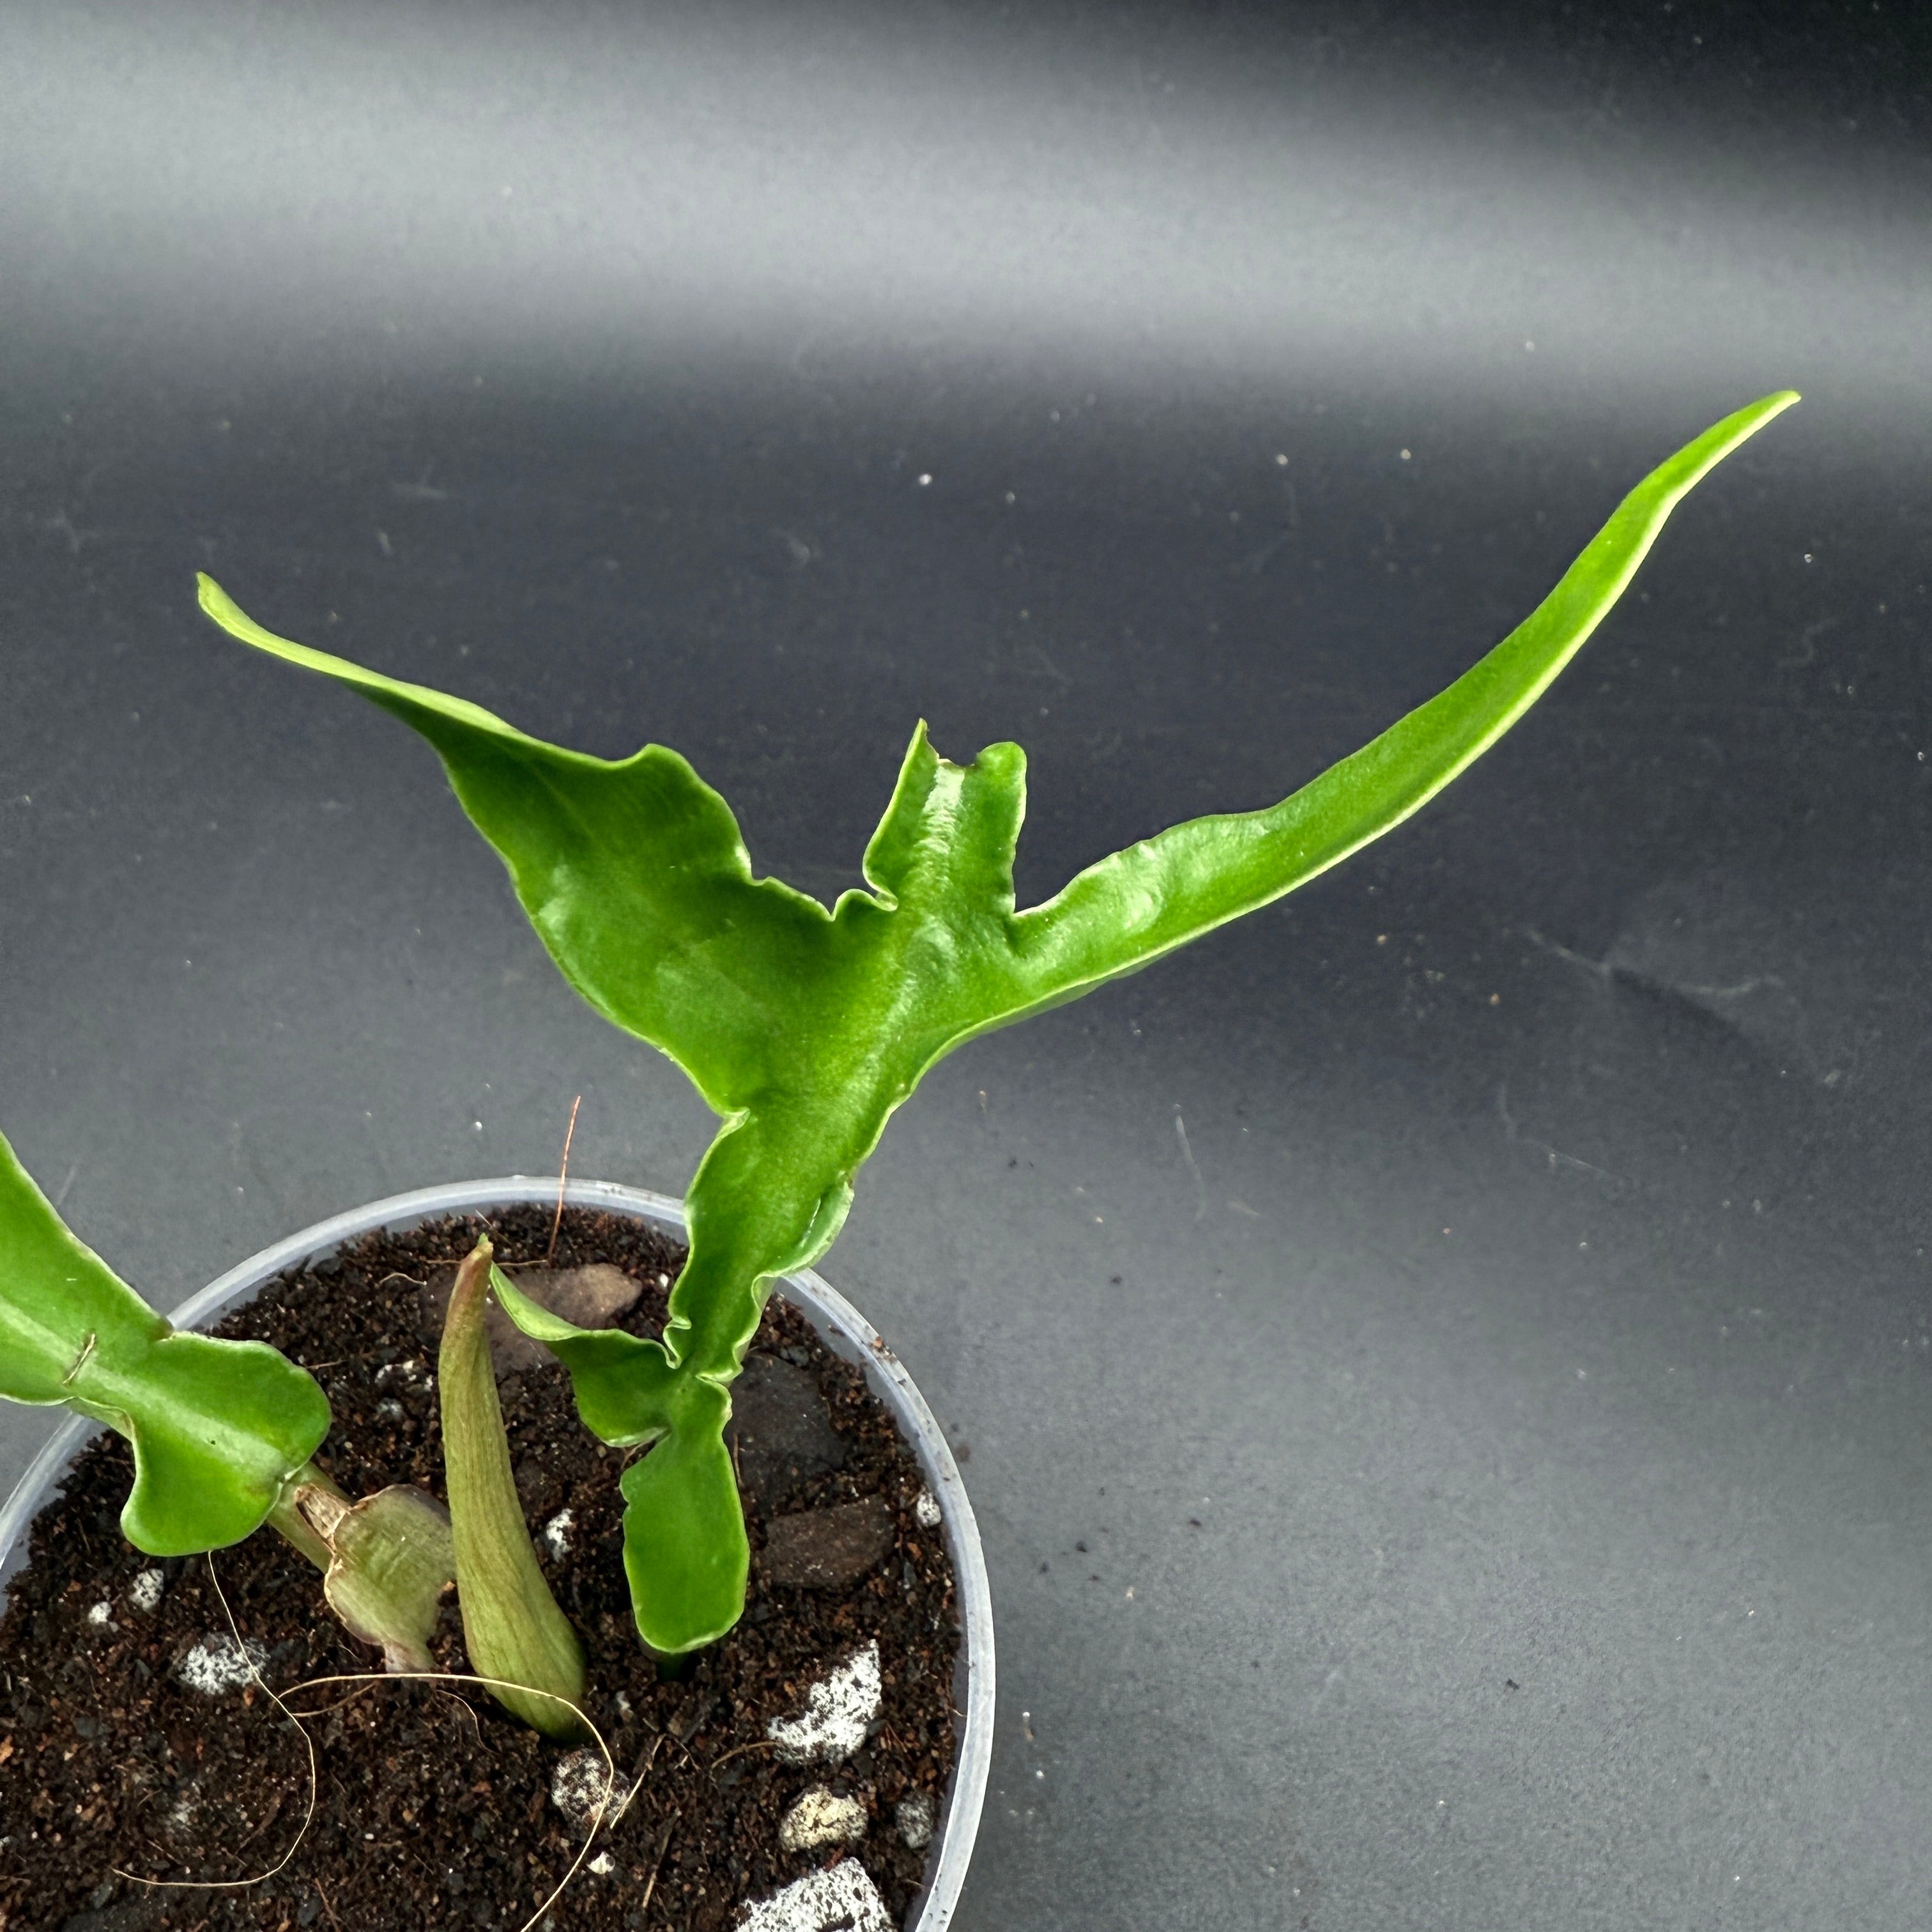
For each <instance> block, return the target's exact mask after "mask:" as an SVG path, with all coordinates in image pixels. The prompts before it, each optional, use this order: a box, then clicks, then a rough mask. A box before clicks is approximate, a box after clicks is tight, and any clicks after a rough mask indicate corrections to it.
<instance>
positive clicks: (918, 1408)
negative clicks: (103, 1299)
mask: <svg viewBox="0 0 1932 1932" xmlns="http://www.w3.org/2000/svg"><path fill="white" fill-rule="evenodd" d="M559 1190H561V1193H562V1198H563V1200H564V1202H565V1205H568V1206H570V1207H572V1208H601V1209H603V1210H604V1211H607V1212H611V1213H615V1214H625V1215H628V1216H629V1217H631V1218H632V1219H634V1220H644V1221H649V1222H652V1223H655V1224H656V1225H657V1226H659V1227H661V1228H663V1229H666V1230H667V1232H671V1233H673V1234H674V1235H676V1236H677V1237H678V1238H679V1239H682V1238H684V1234H685V1220H684V1205H683V1203H682V1202H679V1201H676V1200H673V1199H672V1198H671V1197H670V1196H669V1195H667V1194H657V1193H652V1192H651V1191H649V1190H647V1189H645V1188H640V1187H624V1186H623V1185H622V1184H620V1183H619V1182H616V1181H559V1179H558V1178H556V1177H555V1176H552V1177H550V1178H542V1177H540V1176H534V1175H502V1176H500V1177H499V1178H496V1179H494V1180H487V1181H455V1182H452V1183H448V1184H445V1185H443V1186H442V1187H419V1188H416V1189H414V1190H412V1191H411V1192H410V1193H407V1194H395V1195H392V1196H389V1198H388V1199H386V1200H382V1201H372V1202H369V1203H368V1205H365V1206H363V1207H361V1208H350V1210H349V1211H347V1213H345V1214H335V1215H332V1216H330V1217H329V1219H328V1220H324V1221H318V1222H317V1223H315V1224H314V1226H312V1227H308V1228H304V1229H301V1230H300V1231H299V1232H297V1233H295V1234H293V1235H287V1236H286V1237H285V1238H284V1239H282V1240H281V1241H277V1242H275V1244H272V1246H271V1247H266V1248H264V1249H263V1250H261V1251H260V1253H258V1254H255V1255H252V1256H250V1257H249V1259H248V1260H246V1261H245V1262H242V1263H240V1264H239V1265H238V1266H236V1267H235V1268H230V1269H229V1271H228V1272H227V1273H226V1274H223V1275H221V1276H220V1277H217V1279H216V1280H214V1281H211V1282H210V1283H208V1286H206V1287H205V1288H204V1289H201V1290H200V1291H199V1292H198V1293H196V1294H194V1295H190V1296H189V1297H188V1298H187V1300H186V1301H184V1302H182V1303H181V1304H180V1306H179V1307H177V1308H175V1310H173V1311H172V1313H170V1314H169V1317H168V1319H169V1321H171V1322H172V1323H173V1324H174V1325H175V1327H176V1328H195V1327H197V1326H199V1325H203V1324H205V1323H208V1322H211V1321H213V1320H214V1319H215V1318H216V1317H217V1316H220V1315H223V1314H225V1313H226V1312H227V1310H229V1307H233V1306H234V1305H236V1304H239V1303H240V1302H241V1301H242V1300H243V1299H244V1298H245V1297H246V1296H247V1295H248V1293H249V1292H251V1291H252V1290H254V1289H260V1287H262V1286H263V1285H264V1284H265V1283H267V1282H268V1281H269V1280H272V1279H273V1277H275V1276H277V1275H278V1274H286V1273H287V1272H288V1271H290V1270H291V1269H293V1268H299V1267H301V1266H302V1265H305V1264H306V1263H308V1262H311V1261H314V1260H316V1259H319V1258H320V1257H321V1256H325V1255H327V1254H330V1253H333V1252H334V1251H335V1250H337V1249H338V1248H340V1247H341V1246H342V1245H343V1244H344V1243H345V1242H348V1241H354V1240H356V1238H358V1237H359V1236H361V1235H368V1234H373V1233H374V1232H376V1231H377V1229H386V1228H404V1227H409V1226H414V1225H416V1224H417V1223H421V1222H424V1221H428V1220H434V1219H436V1218H437V1217H439V1216H441V1215H446V1214H466V1213H473V1212H475V1211H478V1210H481V1209H485V1208H505V1207H523V1206H529V1205H544V1206H547V1205H550V1203H552V1202H555V1201H556V1199H557V1197H558V1194H559ZM776 1286H777V1289H778V1292H782V1293H783V1294H784V1297H785V1298H786V1299H787V1301H791V1302H793V1303H796V1304H798V1305H799V1306H800V1307H802V1308H804V1309H805V1310H806V1311H807V1313H809V1314H811V1315H814V1316H817V1317H819V1318H820V1319H822V1321H823V1322H824V1324H825V1325H826V1328H828V1329H829V1331H830V1332H829V1333H827V1334H824V1335H823V1338H822V1339H823V1340H825V1341H826V1343H827V1345H828V1346H832V1347H833V1348H834V1349H835V1352H838V1353H840V1354H843V1355H846V1356H847V1359H848V1360H850V1361H856V1362H858V1363H859V1364H861V1366H862V1367H863V1368H864V1370H865V1379H866V1381H867V1382H868V1383H869V1384H870V1385H871V1388H872V1389H873V1391H874V1394H877V1396H878V1397H879V1399H880V1400H881V1401H882V1402H883V1403H885V1405H886V1407H887V1408H888V1409H890V1410H891V1411H892V1415H893V1418H894V1419H895V1421H897V1422H898V1425H899V1427H900V1429H901V1431H902V1432H903V1433H904V1435H905V1436H906V1437H907V1440H908V1441H909V1442H910V1445H911V1446H912V1448H913V1452H914V1454H916V1456H917V1457H918V1458H919V1466H920V1468H921V1469H922V1470H923V1472H925V1475H926V1485H927V1487H929V1489H930V1490H932V1493H933V1495H934V1496H935V1497H936V1498H937V1499H938V1502H939V1507H940V1511H941V1517H942V1520H943V1523H944V1529H945V1532H946V1540H947V1550H948V1553H949V1554H950V1556H951V1557H952V1559H953V1574H954V1576H955V1577H956V1579H957V1580H958V1583H959V1622H960V1634H961V1637H962V1670H963V1673H964V1676H965V1684H964V1685H963V1687H962V1688H963V1690H964V1693H965V1694H964V1697H963V1698H962V1700H961V1703H962V1710H963V1713H964V1719H965V1721H964V1724H963V1726H962V1729H961V1731H960V1733H959V1751H958V1754H957V1756H956V1757H955V1759H954V1760H953V1776H952V1780H951V1782H950V1785H949V1787H948V1788H947V1793H946V1797H945V1802H944V1806H943V1808H942V1809H941V1815H940V1817H938V1820H935V1824H934V1828H933V1843H934V1845H935V1847H936V1849H937V1852H938V1855H937V1857H936V1858H935V1859H934V1860H933V1861H932V1864H931V1867H930V1868H929V1870H928V1873H927V1874H926V1885H925V1888H924V1889H923V1891H922V1892H921V1894H919V1909H918V1912H917V1915H916V1917H915V1918H913V1920H912V1921H911V1922H910V1925H909V1926H908V1927H907V1932H943V1928H944V1927H946V1926H947V1925H948V1924H950V1922H951V1921H952V1917H953V1909H954V1907H955V1906H956V1905H957V1904H958V1903H959V1891H960V1888H961V1887H962V1885H964V1884H965V1879H966V1867H967V1864H968V1861H969V1860H970V1859H971V1856H972V1852H973V1842H974V1838H975V1836H976V1835H977V1832H978V1830H979V1824H980V1808H981V1805H983V1802H984V1801H985V1798H986V1780H987V1777H988V1775H989V1772H990V1771H991V1769H992V1748H993V1705H994V1694H993V1693H994V1679H993V1599H992V1586H991V1585H990V1583H989V1580H988V1577H987V1574H986V1557H985V1554H984V1553H983V1551H982V1550H981V1548H980V1531H979V1526H978V1524H977V1522H976V1521H975V1520H974V1515H973V1506H972V1505H971V1503H970V1502H968V1500H967V1497H966V1486H965V1484H964V1482H962V1481H961V1479H960V1475H959V1466H958V1464H957V1463H955V1462H954V1460H953V1451H952V1450H951V1449H950V1448H949V1447H948V1445H947V1441H946V1437H945V1435H944V1432H943V1431H942V1430H941V1428H940V1426H939V1424H938V1420H937V1419H936V1418H935V1416H934V1415H933V1413H932V1410H931V1409H929V1408H928V1407H927V1406H926V1398H925V1397H923V1396H922V1395H921V1394H919V1389H918V1388H917V1385H916V1384H915V1383H914V1382H913V1379H912V1377H911V1376H910V1375H908V1374H907V1373H906V1370H905V1368H904V1364H901V1362H900V1361H899V1359H898V1357H897V1356H896V1355H894V1354H893V1353H892V1351H891V1349H889V1348H888V1347H887V1346H886V1344H885V1343H884V1342H883V1340H881V1339H880V1336H879V1334H878V1333H877V1331H876V1330H875V1329H874V1328H873V1327H872V1325H871V1323H870V1322H868V1321H867V1320H866V1319H865V1317H864V1316H862V1315H861V1314H860V1313H859V1311H858V1310H856V1308H854V1307H853V1306H852V1304H850V1302H849V1301H847V1300H846V1299H845V1298H844V1296H843V1295H841V1294H840V1293H839V1292H838V1290H837V1289H835V1288H834V1287H832V1286H831V1284H830V1283H829V1282H827V1281H826V1280H823V1277H820V1275H819V1274H817V1271H815V1270H813V1269H811V1268H801V1269H799V1270H798V1271H796V1273H793V1274H787V1275H784V1276H781V1277H779V1280H778V1283H777V1284H776ZM841 1342H843V1343H845V1344H847V1346H846V1347H845V1348H843V1349H841V1348H839V1347H838V1343H841ZM100 1430H101V1425H100V1424H98V1423H95V1422H92V1421H89V1419H88V1418H86V1417H85V1416H80V1415H75V1416H70V1417H68V1418H67V1420H66V1421H64V1422H63V1423H62V1424H61V1425H60V1426H59V1427H58V1428H57V1429H55V1431H54V1433H53V1434H52V1436H50V1437H49V1439H47V1442H46V1444H45V1445H44V1446H43V1448H42V1449H41V1451H40V1454H38V1455H37V1456H36V1457H34V1460H33V1461H32V1462H31V1463H29V1464H28V1466H27V1469H26V1472H25V1473H24V1474H23V1475H22V1476H21V1478H20V1481H19V1482H18V1483H17V1484H15V1485H14V1487H13V1493H12V1494H11V1495H10V1496H8V1497H7V1500H6V1502H5V1505H4V1506H0V1609H4V1607H5V1601H6V1585H7V1578H8V1577H10V1576H12V1575H13V1574H14V1573H15V1572H16V1571H18V1570H19V1569H20V1568H23V1565H25V1563H26V1535H27V1532H28V1529H30V1528H31V1526H32V1523H33V1520H34V1517H36V1516H37V1515H38V1514H40V1511H41V1510H42V1509H43V1508H44V1507H45V1506H46V1502H47V1500H48V1499H49V1495H50V1493H51V1492H52V1490H53V1487H54V1486H55V1484H57V1483H58V1481H60V1480H61V1478H62V1477H63V1476H64V1475H65V1474H66V1472H67V1467H68V1464H69V1463H71V1461H72V1460H74V1457H75V1456H76V1455H77V1454H79V1453H80V1450H81V1448H82V1447H83V1445H85V1444H86V1442H88V1441H89V1440H90V1439H92V1437H93V1436H96V1435H98V1433H100Z"/></svg>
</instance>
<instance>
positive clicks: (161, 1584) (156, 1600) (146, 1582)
mask: <svg viewBox="0 0 1932 1932" xmlns="http://www.w3.org/2000/svg"><path fill="white" fill-rule="evenodd" d="M167 1586H168V1578H167V1573H166V1571H164V1570H143V1571H142V1572H141V1574H140V1575H139V1576H138V1577H136V1578H135V1579H134V1580H133V1583H130V1585H129V1586H127V1601H128V1602H130V1604H133V1606H134V1607H135V1609H136V1610H139V1612H140V1613H141V1614H142V1616H149V1615H151V1613H153V1612H154V1610H156V1609H157V1608H158V1607H159V1606H160V1601H161V1592H163V1590H165V1589H166V1588H167Z"/></svg>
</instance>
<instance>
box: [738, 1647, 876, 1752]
mask: <svg viewBox="0 0 1932 1932" xmlns="http://www.w3.org/2000/svg"><path fill="white" fill-rule="evenodd" d="M881 1696H882V1692H881V1690H880V1683H879V1646H877V1644H876V1643H868V1645H866V1646H865V1649H863V1650H862V1651H859V1652H857V1653H856V1655H853V1656H852V1657H850V1658H847V1660H846V1661H845V1662H844V1663H843V1664H840V1665H839V1667H838V1669H837V1670H835V1671H833V1672H832V1673H831V1675H830V1676H828V1677H822V1678H820V1679H819V1681H818V1682H817V1683H816V1684H814V1685H813V1686H812V1687H811V1689H810V1690H809V1691H807V1692H806V1693H805V1709H804V1710H803V1711H802V1712H800V1713H799V1715H798V1716H796V1718H773V1719H772V1721H771V1722H770V1723H769V1724H767V1725H766V1727H765V1736H766V1737H768V1738H769V1739H771V1741H772V1743H773V1744H775V1745H777V1747H778V1751H777V1752H776V1754H775V1755H776V1756H777V1758H778V1762H779V1763H781V1764H843V1763H844V1762H845V1760H847V1758H848V1757H850V1756H851V1755H852V1754H853V1752H854V1751H856V1750H857V1749H858V1748H859V1746H860V1745H862V1744H863V1743H864V1742H865V1727H866V1726H867V1725H868V1724H870V1723H871V1721H872V1720H873V1719H874V1718H876V1717H877V1715H879V1705H880V1699H881Z"/></svg>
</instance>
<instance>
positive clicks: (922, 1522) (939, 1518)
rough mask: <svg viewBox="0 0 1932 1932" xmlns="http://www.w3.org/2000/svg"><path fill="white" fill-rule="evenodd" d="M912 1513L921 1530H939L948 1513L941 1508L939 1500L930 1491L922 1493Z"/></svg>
mask: <svg viewBox="0 0 1932 1932" xmlns="http://www.w3.org/2000/svg"><path fill="white" fill-rule="evenodd" d="M912 1513H913V1519H914V1520H916V1522H917V1523H918V1524H919V1528H920V1529H938V1527H939V1526H940V1524H941V1523H942V1522H943V1521H944V1520H945V1517H946V1512H945V1511H944V1510H943V1509H941V1508H940V1507H939V1499H938V1497H937V1496H935V1495H934V1494H933V1493H932V1491H931V1490H920V1491H919V1500H918V1501H917V1502H915V1503H914V1504H913V1506H912Z"/></svg>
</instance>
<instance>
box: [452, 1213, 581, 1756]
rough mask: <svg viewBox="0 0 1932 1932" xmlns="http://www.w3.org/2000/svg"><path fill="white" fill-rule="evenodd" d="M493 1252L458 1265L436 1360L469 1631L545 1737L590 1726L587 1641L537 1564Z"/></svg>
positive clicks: (487, 1668)
mask: <svg viewBox="0 0 1932 1932" xmlns="http://www.w3.org/2000/svg"><path fill="white" fill-rule="evenodd" d="M489 1285H490V1244H489V1242H488V1241H487V1239H486V1240H484V1241H479V1242H478V1243H477V1244H476V1247H475V1250H473V1251H472V1253H470V1254H469V1256H468V1257H467V1258H466V1259H465V1260H464V1262H463V1265H462V1267H461V1268H460V1269H458V1271H457V1277H456V1286H455V1289H454V1290H453V1291H452V1293H451V1295H450V1298H449V1313H448V1315H447V1316H446V1317H445V1318H444V1321H443V1346H442V1349H441V1352H440V1355H439V1357H438V1359H437V1383H438V1385H439V1388H440V1394H441V1400H442V1405H443V1470H444V1475H445V1478H446V1481H447V1483H448V1485H449V1519H450V1528H451V1530H452V1533H453V1535H454V1536H455V1544H456V1590H457V1597H458V1601H459V1603H460V1605H461V1607H462V1610H463V1643H464V1645H465V1646H466V1648H467V1649H468V1650H469V1662H470V1667H471V1668H472V1670H475V1672H476V1673H477V1674H478V1676H483V1677H494V1678H500V1679H504V1680H505V1683H506V1684H507V1685H521V1686H524V1687H526V1688H523V1689H520V1690H511V1689H508V1688H504V1687H502V1686H493V1687H492V1689H491V1695H492V1696H493V1697H495V1698H496V1701H497V1702H498V1703H499V1704H501V1705H502V1706H503V1707H504V1709H505V1710H508V1711H510V1712H513V1713H514V1715H517V1717H519V1718H522V1719H523V1721H524V1722H525V1723H526V1724H529V1725H531V1726H532V1727H534V1728H535V1729H536V1730H539V1731H541V1732H543V1733H545V1734H546V1735H547V1736H550V1737H553V1738H564V1739H569V1738H575V1737H577V1736H580V1735H581V1734H582V1733H583V1723H582V1721H581V1720H580V1718H578V1716H577V1713H576V1712H574V1711H573V1710H572V1709H570V1706H571V1705H573V1704H580V1703H582V1702H583V1685H584V1669H583V1646H581V1645H580V1643H578V1642H577V1633H576V1632H575V1631H574V1630H572V1629H571V1627H570V1623H569V1620H568V1619H567V1618H566V1617H565V1616H564V1614H563V1613H562V1610H559V1609H558V1607H557V1604H556V1598H554V1597H553V1596H552V1595H550V1586H549V1585H548V1584H547V1583H545V1582H544V1577H543V1572H542V1571H541V1569H540V1568H538V1564H537V1556H536V1552H535V1550H534V1549H532V1547H531V1545H530V1533H529V1527H528V1526H527V1525H526V1523H524V1521H523V1505H522V1503H521V1502H520V1501H519V1500H518V1498H517V1485H516V1481H515V1479H514V1477H513V1476H512V1475H511V1472H510V1445H509V1443H508V1440H507V1439H506V1438H505V1436H504V1433H503V1412H502V1409H501V1407H500V1406H499V1404H498V1403H497V1400H496V1376H495V1374H494V1373H493V1370H491V1368H490V1341H489V1337H488V1335H487V1333H486V1331H485V1330H484V1325H483V1317H484V1306H485V1297H486V1295H487V1293H488V1291H489ZM559 1700H568V1702H567V1703H566V1702H562V1701H559Z"/></svg>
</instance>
